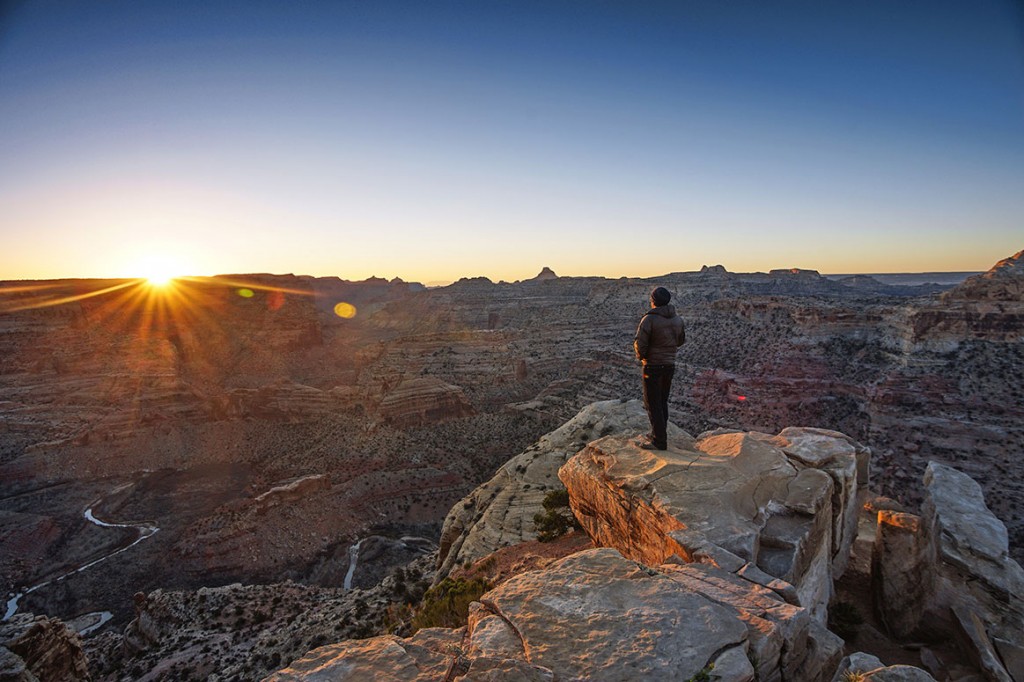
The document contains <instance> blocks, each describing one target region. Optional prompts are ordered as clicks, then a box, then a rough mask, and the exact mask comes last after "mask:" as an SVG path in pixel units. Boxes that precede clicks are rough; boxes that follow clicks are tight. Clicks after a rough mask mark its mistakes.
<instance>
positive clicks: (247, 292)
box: [235, 289, 256, 298]
mask: <svg viewBox="0 0 1024 682" xmlns="http://www.w3.org/2000/svg"><path fill="white" fill-rule="evenodd" d="M235 293H237V294H238V295H239V296H241V297H242V298H252V297H253V296H255V295H256V294H255V292H253V290H252V289H239V290H238V291H237V292H235Z"/></svg>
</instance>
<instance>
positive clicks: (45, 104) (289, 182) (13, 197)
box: [0, 1, 1024, 281]
mask: <svg viewBox="0 0 1024 682" xmlns="http://www.w3.org/2000/svg"><path fill="white" fill-rule="evenodd" d="M5 7H8V9H6V11H5V13H4V14H3V15H0V17H2V18H0V21H2V27H3V28H2V29H0V238H2V239H3V241H4V243H5V244H6V248H5V249H3V255H2V256H0V278H4V279H10V278H28V277H59V276H120V275H133V274H145V273H144V272H141V270H142V269H144V268H145V267H146V264H147V263H150V262H152V261H153V260H154V259H160V258H162V259H165V260H167V261H168V262H170V263H172V264H173V266H174V267H177V268H178V269H180V270H181V273H180V274H213V273H218V272H221V273H222V272H253V271H270V272H296V273H306V274H317V275H339V276H341V277H345V278H350V279H361V278H363V277H367V276H370V275H378V276H386V277H394V276H401V277H403V278H405V279H418V280H421V281H437V280H442V281H443V280H451V279H456V278H458V277H461V276H474V275H486V276H489V277H491V278H492V279H495V280H497V279H509V280H512V279H520V278H523V277H529V276H532V275H533V274H535V273H536V272H537V271H538V270H539V269H540V268H541V266H544V265H547V266H550V267H552V268H553V269H554V270H555V271H556V272H558V273H559V274H566V275H605V276H610V277H618V276H621V275H637V276H652V275H657V274H660V273H665V272H670V271H680V270H692V269H697V268H699V267H700V266H701V265H702V264H706V263H707V264H713V263H721V264H723V265H725V266H726V267H727V268H729V269H730V270H734V271H749V270H767V269H771V268H775V267H805V268H814V269H818V270H820V271H822V272H858V271H859V272H886V271H928V270H975V269H984V268H987V267H989V266H990V265H991V264H992V263H993V262H995V261H996V260H998V259H1000V258H1002V257H1005V256H1007V255H1010V254H1011V253H1014V252H1016V251H1018V250H1020V249H1021V248H1024V228H1022V223H1021V217H1022V216H1024V191H1022V188H1024V17H1022V14H1021V11H1020V9H1019V6H1018V5H1016V4H1014V3H1012V2H972V3H962V2H960V3H945V2H859V3H837V2H814V3H811V2H806V3H803V2H801V3H796V2H780V3H763V2H731V1H730V2H705V3H684V2H678V3H644V2H630V3H624V2H623V3H615V2H555V1H549V2H516V3H504V2H465V3H444V2H431V3H420V2H409V3H390V2H334V3H327V2H325V3H315V2H290V3H259V2H217V1H210V2H197V3H189V2H175V3H166V2H139V1H134V2H115V1H111V2H90V3H81V2H22V3H15V4H14V5H10V6H6V5H5Z"/></svg>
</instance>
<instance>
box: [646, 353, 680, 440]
mask: <svg viewBox="0 0 1024 682" xmlns="http://www.w3.org/2000/svg"><path fill="white" fill-rule="evenodd" d="M675 373H676V368H675V365H646V366H644V407H645V408H646V409H647V416H648V418H649V419H650V420H651V440H652V441H654V446H655V447H657V448H661V449H665V448H666V447H668V433H667V432H668V394H669V391H671V390H672V376H673V375H674V374H675Z"/></svg>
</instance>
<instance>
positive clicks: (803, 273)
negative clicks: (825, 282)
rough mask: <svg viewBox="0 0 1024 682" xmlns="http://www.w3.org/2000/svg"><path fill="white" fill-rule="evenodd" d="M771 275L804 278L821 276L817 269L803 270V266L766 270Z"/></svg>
mask: <svg viewBox="0 0 1024 682" xmlns="http://www.w3.org/2000/svg"><path fill="white" fill-rule="evenodd" d="M768 275H769V276H771V277H794V276H795V277H803V278H806V279H814V278H817V277H821V274H819V273H818V271H817V270H804V269H803V268H779V269H777V270H771V271H769V272H768Z"/></svg>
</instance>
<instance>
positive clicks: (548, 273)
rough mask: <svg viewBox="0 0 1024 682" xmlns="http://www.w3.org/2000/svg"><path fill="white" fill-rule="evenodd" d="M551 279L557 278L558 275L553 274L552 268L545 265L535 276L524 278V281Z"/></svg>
mask: <svg viewBox="0 0 1024 682" xmlns="http://www.w3.org/2000/svg"><path fill="white" fill-rule="evenodd" d="M551 279H558V275H556V274H555V271H554V270H552V269H551V268H549V267H547V266H546V265H545V266H544V267H543V268H542V269H541V271H540V272H539V273H538V274H537V276H536V277H534V278H533V279H527V280H524V281H526V282H544V281H547V280H551Z"/></svg>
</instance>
